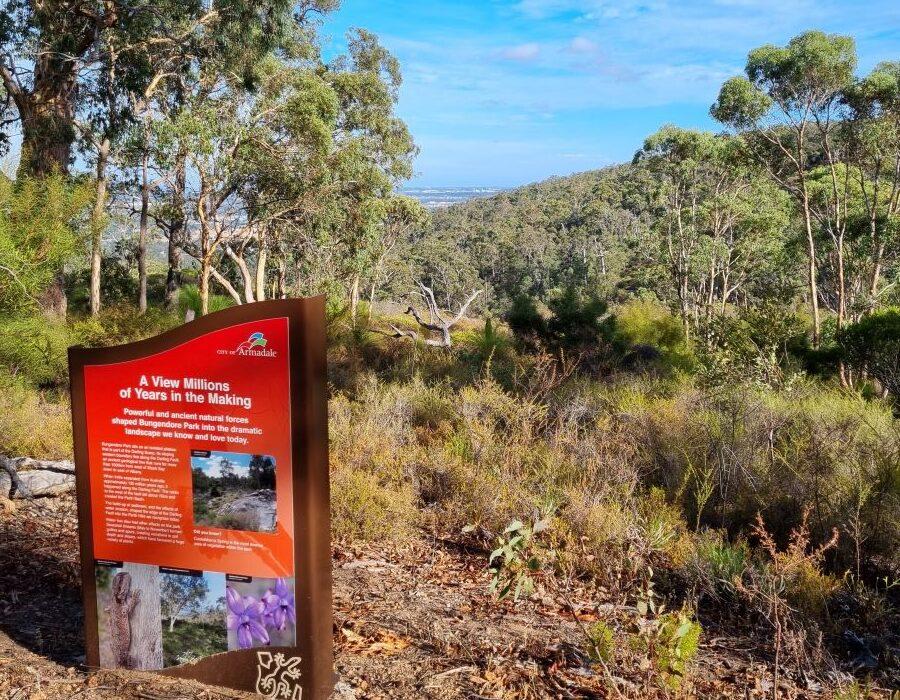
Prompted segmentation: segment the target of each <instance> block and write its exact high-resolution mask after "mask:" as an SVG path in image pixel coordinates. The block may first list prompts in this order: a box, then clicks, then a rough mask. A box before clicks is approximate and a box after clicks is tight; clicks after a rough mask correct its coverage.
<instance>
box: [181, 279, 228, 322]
mask: <svg viewBox="0 0 900 700" xmlns="http://www.w3.org/2000/svg"><path fill="white" fill-rule="evenodd" d="M232 306H234V301H233V300H232V299H231V298H230V297H227V296H221V295H218V294H212V295H210V297H209V313H213V312H215V311H222V310H224V309H228V308H230V307H232ZM178 309H179V311H180V312H181V314H182V316H184V314H185V313H187V312H188V311H189V310H190V311H193V312H194V314H195V315H196V316H199V315H200V313H201V309H202V302H201V299H200V290H199V289H197V287H196V285H192V284H188V285H184V286H182V287H181V289H180V290H178Z"/></svg>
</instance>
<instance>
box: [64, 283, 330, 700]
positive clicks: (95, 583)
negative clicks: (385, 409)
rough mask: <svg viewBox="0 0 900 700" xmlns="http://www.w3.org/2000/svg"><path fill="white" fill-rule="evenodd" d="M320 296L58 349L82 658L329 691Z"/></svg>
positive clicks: (222, 680)
mask: <svg viewBox="0 0 900 700" xmlns="http://www.w3.org/2000/svg"><path fill="white" fill-rule="evenodd" d="M324 319H325V310H324V301H323V299H322V298H321V297H317V298H314V299H302V300H284V301H268V302H261V303H257V304H248V305H246V306H240V307H237V308H235V309H229V310H227V311H222V312H219V313H215V314H211V315H209V316H205V317H203V318H201V319H199V320H197V321H194V322H192V323H189V324H186V325H184V326H181V327H179V328H177V329H175V330H173V331H170V332H168V333H164V334H162V335H160V336H157V337H155V338H151V339H149V340H144V341H141V342H137V343H132V344H130V345H122V346H118V347H112V348H101V349H85V348H72V349H70V350H69V369H70V373H71V383H72V416H73V425H74V435H75V465H76V477H77V487H78V517H79V531H80V532H79V534H80V541H81V564H82V580H83V587H84V608H85V616H84V619H85V639H86V645H87V664H88V666H91V667H99V668H129V669H138V670H157V671H160V672H162V673H165V674H168V675H172V676H179V677H183V678H192V679H196V680H199V681H203V682H207V683H212V684H215V685H220V686H225V687H230V688H235V689H238V690H247V691H251V692H256V693H259V694H261V695H263V696H265V697H270V698H293V699H295V700H297V699H299V698H304V699H307V698H325V697H327V696H328V695H329V694H330V692H331V690H332V688H333V682H334V679H333V668H332V651H331V629H332V628H331V625H332V621H331V551H330V537H329V533H330V525H329V491H328V455H327V449H328V435H327V405H326V395H325V391H326V379H325V320H324Z"/></svg>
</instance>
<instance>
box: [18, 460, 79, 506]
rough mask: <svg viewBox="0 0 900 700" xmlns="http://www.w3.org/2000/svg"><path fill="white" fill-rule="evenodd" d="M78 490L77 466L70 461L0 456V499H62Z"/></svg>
mask: <svg viewBox="0 0 900 700" xmlns="http://www.w3.org/2000/svg"><path fill="white" fill-rule="evenodd" d="M74 489H75V465H74V464H73V463H72V462H70V461H69V460H61V461H55V462H54V461H48V460H41V459H31V458H30V457H15V458H10V457H4V456H2V455H0V496H5V497H7V498H9V499H14V498H19V499H23V498H24V499H30V498H37V497H42V496H59V495H61V494H64V493H69V492H70V491H73V490H74Z"/></svg>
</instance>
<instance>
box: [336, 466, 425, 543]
mask: <svg viewBox="0 0 900 700" xmlns="http://www.w3.org/2000/svg"><path fill="white" fill-rule="evenodd" d="M331 516H332V532H333V534H334V536H335V538H337V539H345V538H349V539H357V540H363V541H369V540H371V541H375V540H385V539H401V538H402V537H404V536H406V535H407V534H408V533H409V529H410V528H411V527H412V526H413V524H414V523H415V522H416V509H415V506H414V504H413V494H412V489H411V488H410V487H409V486H408V485H401V486H390V485H387V484H384V483H382V479H380V478H379V477H378V476H377V475H375V474H371V473H369V472H366V471H363V470H361V469H354V468H346V469H340V470H338V471H337V472H336V473H334V474H333V475H332V482H331Z"/></svg>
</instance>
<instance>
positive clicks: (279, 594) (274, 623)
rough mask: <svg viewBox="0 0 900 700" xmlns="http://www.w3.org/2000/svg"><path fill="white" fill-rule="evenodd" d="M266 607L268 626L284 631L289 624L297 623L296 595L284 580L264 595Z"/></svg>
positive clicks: (277, 582) (281, 579) (279, 580)
mask: <svg viewBox="0 0 900 700" xmlns="http://www.w3.org/2000/svg"><path fill="white" fill-rule="evenodd" d="M262 599H263V602H264V603H265V605H266V612H265V618H266V624H267V625H269V626H270V627H274V628H275V629H277V630H278V631H283V630H284V629H285V627H287V623H288V622H290V623H291V624H292V625H294V624H296V623H297V612H296V609H295V608H294V594H293V593H292V592H291V590H290V589H289V588H288V587H287V584H286V583H285V581H284V579H283V578H280V579H277V580H276V581H275V587H274V588H271V589H269V591H268V592H267V593H266V594H265V595H263V598H262Z"/></svg>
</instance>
